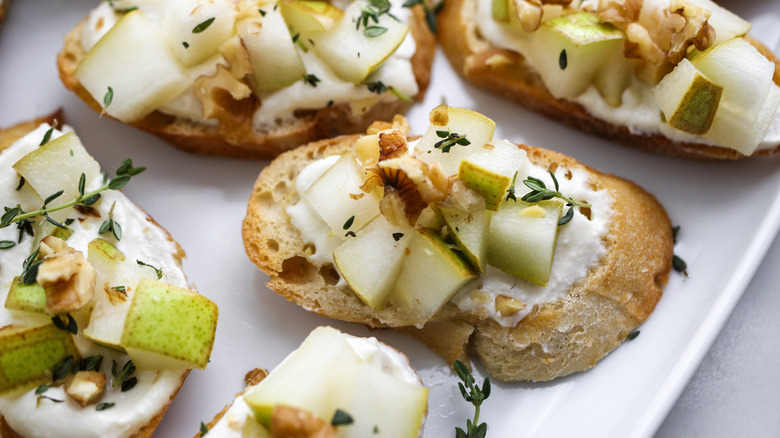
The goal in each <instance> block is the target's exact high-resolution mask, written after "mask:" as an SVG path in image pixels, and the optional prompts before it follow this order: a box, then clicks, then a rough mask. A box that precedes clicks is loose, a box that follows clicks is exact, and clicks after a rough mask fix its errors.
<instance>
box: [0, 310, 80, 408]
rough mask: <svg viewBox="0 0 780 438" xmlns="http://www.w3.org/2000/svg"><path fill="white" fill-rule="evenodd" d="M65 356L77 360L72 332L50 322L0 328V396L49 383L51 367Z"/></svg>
mask: <svg viewBox="0 0 780 438" xmlns="http://www.w3.org/2000/svg"><path fill="white" fill-rule="evenodd" d="M67 356H73V358H74V360H80V356H79V353H78V349H77V348H76V344H75V343H74V341H73V338H72V337H71V334H70V333H69V332H67V331H65V330H61V329H58V328H57V327H55V326H54V324H52V323H51V322H49V323H47V324H44V325H40V326H35V327H15V326H11V327H9V328H5V329H3V330H0V395H8V394H13V393H16V392H17V391H18V392H21V391H25V390H28V389H31V388H35V387H36V386H38V385H40V384H42V383H47V382H51V380H52V374H51V372H52V369H53V368H54V367H55V366H56V365H57V364H58V363H60V362H61V361H62V360H63V359H65V358H66V357H67Z"/></svg>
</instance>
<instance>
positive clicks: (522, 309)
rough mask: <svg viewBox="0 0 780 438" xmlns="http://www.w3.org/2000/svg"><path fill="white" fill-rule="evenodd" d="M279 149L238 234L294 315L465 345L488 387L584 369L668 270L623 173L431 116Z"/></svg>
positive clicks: (481, 119)
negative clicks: (414, 126)
mask: <svg viewBox="0 0 780 438" xmlns="http://www.w3.org/2000/svg"><path fill="white" fill-rule="evenodd" d="M430 120H431V125H430V127H429V128H428V130H427V132H426V133H425V135H424V136H423V137H422V138H418V139H410V138H409V137H408V134H409V127H408V124H407V123H406V121H405V119H404V118H403V117H401V116H398V117H397V118H396V119H395V120H394V122H393V123H392V124H389V123H386V122H380V123H376V124H374V125H372V126H371V127H370V128H369V130H368V133H367V135H363V136H361V135H353V136H343V137H336V138H333V139H330V140H323V141H319V142H315V143H311V144H308V145H306V146H303V147H301V148H299V149H296V150H294V151H290V152H287V153H285V154H283V155H281V156H280V157H279V158H277V159H276V160H274V161H272V162H271V164H270V165H269V166H268V167H266V168H265V169H264V170H263V171H262V172H261V173H260V176H259V177H258V179H257V181H256V183H255V187H254V190H253V192H252V194H251V196H250V199H249V205H248V208H247V215H246V218H245V219H244V224H243V238H244V245H245V248H246V252H247V254H248V255H249V258H250V259H251V260H252V261H253V262H254V263H255V264H256V265H257V266H258V267H259V268H260V269H261V270H262V271H263V272H265V273H266V274H268V275H269V276H270V281H269V282H268V287H269V288H270V289H271V290H273V291H274V292H276V293H278V294H280V295H282V296H283V297H285V298H286V299H288V300H290V301H292V302H295V303H297V304H299V305H300V306H302V307H303V308H304V309H306V310H308V311H310V312H314V313H318V314H322V315H326V316H329V317H333V318H337V319H341V320H346V321H356V322H361V323H364V324H367V325H369V326H373V327H393V328H396V329H398V330H401V331H403V332H406V333H409V334H412V335H413V336H416V337H417V338H419V339H421V340H423V341H424V342H426V343H427V344H428V345H429V346H431V347H432V348H433V349H434V350H435V351H436V352H437V353H439V354H441V355H442V356H443V357H445V358H446V359H447V360H448V361H449V362H452V361H453V360H455V359H459V360H463V361H465V360H466V356H465V355H466V352H467V351H473V352H474V353H476V355H477V357H479V358H480V359H481V361H482V362H483V363H484V364H485V367H486V368H487V370H488V372H489V373H490V375H491V376H492V377H494V378H497V379H500V380H509V381H516V380H549V379H552V378H555V377H558V376H563V375H566V374H570V373H573V372H576V371H581V370H585V369H587V368H590V367H591V366H593V365H594V364H595V363H596V362H597V361H598V360H599V359H600V358H601V357H603V356H604V355H606V354H607V353H608V352H609V351H611V350H612V349H614V348H615V347H616V346H618V345H619V344H620V343H621V342H622V341H623V340H624V339H625V338H626V335H628V334H629V333H630V332H631V331H632V330H634V329H635V328H636V327H637V326H638V325H639V324H640V323H641V322H643V321H644V320H645V319H646V318H647V317H648V316H649V315H650V313H651V312H652V311H653V309H654V308H655V305H656V303H657V302H658V300H659V299H660V297H661V294H662V286H663V285H664V284H665V283H666V281H667V279H668V275H669V271H670V268H671V260H672V246H673V243H672V236H671V225H670V221H669V218H668V216H667V214H666V212H665V210H664V208H663V207H662V206H661V205H660V204H659V203H658V201H657V200H656V199H655V198H654V197H653V196H652V195H651V194H649V193H647V192H646V191H644V190H643V189H641V188H640V187H638V186H637V185H636V184H633V183H631V182H629V181H626V180H624V179H620V178H618V177H615V176H611V175H607V174H604V173H601V172H599V171H597V170H595V169H592V168H590V167H588V166H585V165H583V164H580V163H578V162H577V161H575V160H574V159H572V158H570V157H566V156H564V155H561V154H558V153H555V152H551V151H548V150H544V149H540V148H535V147H531V146H526V145H515V144H512V143H509V142H507V141H504V140H498V139H494V138H493V131H494V129H495V123H494V122H493V121H492V120H491V119H489V118H487V117H485V116H483V115H481V114H479V113H476V112H474V111H470V110H467V109H462V108H452V107H447V106H446V105H442V106H439V107H437V108H435V109H434V110H433V111H432V112H431V115H430Z"/></svg>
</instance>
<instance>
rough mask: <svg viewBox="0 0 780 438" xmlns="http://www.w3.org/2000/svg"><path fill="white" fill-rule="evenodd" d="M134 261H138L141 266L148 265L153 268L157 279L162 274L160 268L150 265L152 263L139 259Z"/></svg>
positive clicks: (160, 277)
mask: <svg viewBox="0 0 780 438" xmlns="http://www.w3.org/2000/svg"><path fill="white" fill-rule="evenodd" d="M135 262H136V263H138V264H139V265H141V266H148V267H150V268H152V269H154V273H155V274H157V279H158V280H160V279H162V275H163V273H162V269H158V268H155V267H154V266H152V265H150V264H148V263H144V262H142V261H140V260H136V261H135Z"/></svg>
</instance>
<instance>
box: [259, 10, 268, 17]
mask: <svg viewBox="0 0 780 438" xmlns="http://www.w3.org/2000/svg"><path fill="white" fill-rule="evenodd" d="M257 12H259V13H260V16H262V17H265V14H266V12H265V11H264V10H262V9H258V10H257Z"/></svg>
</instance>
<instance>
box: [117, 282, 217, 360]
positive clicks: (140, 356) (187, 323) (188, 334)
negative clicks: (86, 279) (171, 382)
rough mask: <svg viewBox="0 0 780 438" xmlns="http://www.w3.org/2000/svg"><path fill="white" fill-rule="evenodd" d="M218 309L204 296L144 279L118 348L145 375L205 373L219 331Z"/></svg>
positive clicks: (138, 288)
mask: <svg viewBox="0 0 780 438" xmlns="http://www.w3.org/2000/svg"><path fill="white" fill-rule="evenodd" d="M217 316H218V310H217V306H216V304H214V303H213V302H211V301H210V300H209V299H208V298H206V297H204V296H203V295H199V294H196V293H195V292H193V291H191V290H189V289H184V288H181V287H177V286H173V285H170V284H165V283H162V282H160V281H157V280H149V279H141V280H140V281H139V282H138V286H137V287H136V290H135V293H134V294H133V301H132V304H131V305H130V309H129V310H128V312H127V318H126V320H125V326H124V331H123V332H122V339H121V341H120V345H121V346H122V347H123V348H124V349H125V351H127V354H128V355H130V358H131V359H133V363H135V364H136V366H138V367H139V368H146V369H185V368H200V369H204V368H206V364H208V361H209V356H210V355H211V349H212V347H213V346H214V335H215V333H216V329H217Z"/></svg>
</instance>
